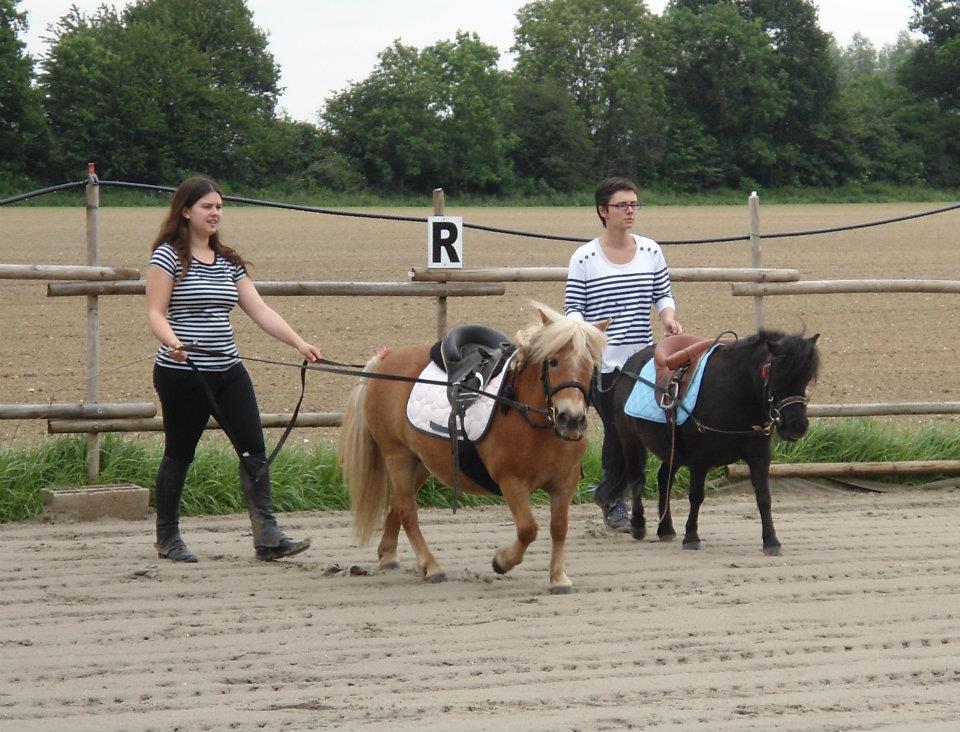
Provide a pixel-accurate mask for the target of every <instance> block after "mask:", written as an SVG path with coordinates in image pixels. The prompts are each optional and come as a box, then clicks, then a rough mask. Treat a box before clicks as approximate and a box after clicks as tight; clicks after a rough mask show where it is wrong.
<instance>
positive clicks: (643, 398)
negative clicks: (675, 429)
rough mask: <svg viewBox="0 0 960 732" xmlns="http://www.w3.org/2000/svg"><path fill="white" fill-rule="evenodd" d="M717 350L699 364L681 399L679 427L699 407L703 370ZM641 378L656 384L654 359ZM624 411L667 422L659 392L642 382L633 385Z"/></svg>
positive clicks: (649, 419)
mask: <svg viewBox="0 0 960 732" xmlns="http://www.w3.org/2000/svg"><path fill="white" fill-rule="evenodd" d="M717 345H720V344H717ZM716 349H717V346H714V347H713V348H711V349H710V350H709V351H707V352H706V353H705V354H703V358H701V359H700V363H698V364H697V370H696V371H695V372H694V374H693V378H692V379H691V380H690V386H689V388H688V389H687V393H686V394H684V395H683V399H681V400H680V402H679V404H678V405H677V410H676V414H677V424H678V425H680V424H683V423H684V422H686V421H687V418H688V417H689V416H690V412H692V411H693V408H694V407H695V406H696V405H697V396H698V395H699V394H700V381H701V379H703V370H704V369H705V368H706V366H707V359H708V358H710V356H712V355H713V352H714V351H715V350H716ZM640 378H642V379H646V380H647V381H650V382H654V383H655V382H656V380H657V368H656V365H655V364H654V363H653V359H652V358H651V359H650V360H649V361H647V362H646V363H645V364H644V365H643V368H642V369H640ZM623 411H624V412H626V413H627V414H629V415H630V416H631V417H638V418H639V419H646V420H648V421H650V422H662V423H664V424H666V422H667V417H666V413H665V412H664V411H663V409H661V408H660V404H658V400H657V392H656V391H655V390H654V388H653V387H652V386H647V385H646V384H644V383H643V382H642V381H638V382H637V383H636V384H634V385H633V391H632V392H630V397H629V398H628V399H627V403H626V404H624V405H623Z"/></svg>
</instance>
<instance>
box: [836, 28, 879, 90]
mask: <svg viewBox="0 0 960 732" xmlns="http://www.w3.org/2000/svg"><path fill="white" fill-rule="evenodd" d="M833 48H834V49H835V51H834V53H835V54H836V55H835V62H836V65H837V81H838V83H839V84H840V86H841V87H844V86H846V85H847V84H849V83H850V82H851V81H853V80H854V79H858V78H860V77H861V76H870V75H872V74H876V73H879V71H880V68H881V67H880V56H879V54H878V53H877V47H876V46H874V45H873V41H871V40H870V39H869V38H867V37H866V36H865V35H863V34H862V33H854V34H853V38H851V39H850V43H848V44H847V45H846V46H844V47H843V48H842V49H841V48H836V46H834V47H833Z"/></svg>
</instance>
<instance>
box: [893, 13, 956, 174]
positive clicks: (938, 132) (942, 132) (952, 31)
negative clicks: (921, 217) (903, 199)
mask: <svg viewBox="0 0 960 732" xmlns="http://www.w3.org/2000/svg"><path fill="white" fill-rule="evenodd" d="M913 5H914V16H913V20H912V21H911V23H910V27H911V28H912V29H914V30H916V31H919V32H920V33H922V34H923V36H924V37H925V38H924V40H923V41H921V42H919V43H918V44H917V46H916V47H915V48H914V49H913V51H912V52H911V53H910V55H909V56H908V57H907V58H906V59H905V61H904V63H903V64H902V65H901V66H900V67H899V71H898V79H899V80H900V81H901V82H902V83H903V84H904V86H906V87H907V88H908V89H910V90H912V91H913V92H915V93H916V94H917V96H918V97H919V98H920V99H923V100H927V101H930V102H933V103H934V104H936V105H937V108H938V109H939V111H940V114H939V116H938V117H937V119H935V120H928V119H926V118H924V119H923V120H922V121H921V120H918V125H920V126H921V127H922V129H921V128H920V127H918V128H917V129H916V132H917V134H922V135H923V136H924V137H925V138H926V139H928V140H931V141H933V140H940V141H943V145H944V146H945V149H943V148H940V146H937V145H931V146H930V147H928V148H926V152H927V155H926V161H925V162H926V175H925V178H926V180H927V182H928V183H930V184H933V185H941V186H957V185H960V71H958V69H960V2H958V0H913Z"/></svg>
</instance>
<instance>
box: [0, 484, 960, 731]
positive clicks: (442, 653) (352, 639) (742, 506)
mask: <svg viewBox="0 0 960 732" xmlns="http://www.w3.org/2000/svg"><path fill="white" fill-rule="evenodd" d="M774 506H775V507H774V516H775V520H776V523H777V529H778V534H779V537H780V539H781V541H782V542H783V545H784V554H783V556H782V557H777V558H771V557H765V556H763V555H762V554H761V553H760V524H759V519H758V518H757V511H756V506H755V504H754V501H753V498H752V495H748V494H743V493H737V492H734V493H732V494H728V495H720V496H713V495H712V496H709V497H708V499H707V502H706V503H705V505H704V510H703V512H702V521H701V524H700V525H701V535H702V536H703V538H704V542H705V543H704V549H703V550H702V551H700V552H690V551H684V550H682V549H681V547H680V544H679V543H677V542H674V543H669V544H661V543H658V542H657V541H656V540H653V541H649V540H648V541H644V542H643V543H637V542H635V541H634V540H633V539H631V538H629V536H627V535H626V534H616V533H611V532H608V531H607V530H606V529H605V527H603V525H602V523H601V521H600V520H599V516H598V514H597V511H596V510H595V509H594V508H593V507H592V506H579V507H574V509H573V517H572V522H571V533H570V540H569V543H568V570H569V573H570V576H571V578H572V579H573V581H574V583H575V584H576V588H577V593H576V594H574V595H568V596H552V595H549V594H548V593H547V591H546V590H547V562H548V551H549V541H548V540H547V538H546V535H545V534H542V535H541V537H540V538H539V539H538V540H537V541H536V542H535V543H534V544H533V545H532V547H531V549H530V551H529V553H528V555H527V561H526V562H524V564H522V565H520V566H519V567H517V568H516V569H515V570H514V571H513V572H511V573H510V574H508V575H506V576H502V577H501V576H498V575H496V574H494V573H493V571H492V570H491V569H490V560H491V557H492V555H493V552H494V549H495V548H496V546H497V545H498V544H501V543H504V542H506V541H508V540H509V539H510V538H511V536H512V531H513V526H512V522H511V521H510V519H509V516H508V515H507V513H506V510H505V509H502V508H499V507H495V508H488V509H468V510H463V511H461V512H459V513H458V514H457V515H456V516H454V515H452V514H451V513H450V512H448V511H427V512H425V513H424V517H423V522H424V533H425V535H426V537H427V540H428V541H429V542H431V544H432V546H433V548H434V550H435V551H436V553H437V555H438V558H439V559H440V561H441V562H443V563H444V565H445V567H446V570H447V572H448V574H449V576H450V581H449V582H447V583H445V584H441V585H430V584H425V583H423V582H422V581H421V580H419V579H418V578H417V577H416V575H415V573H414V571H413V568H412V567H413V562H412V553H411V552H410V550H409V547H408V545H407V544H406V541H405V540H404V539H401V560H402V562H403V568H402V569H400V570H394V571H391V572H376V571H374V572H373V573H372V574H369V575H366V576H363V575H361V576H354V575H351V574H350V573H349V567H351V566H353V565H356V566H358V567H360V568H362V569H370V570H372V569H373V568H374V566H375V565H374V564H373V561H372V560H373V557H374V556H375V549H374V547H369V546H368V547H364V548H356V547H355V546H354V544H353V541H352V538H351V532H350V528H349V516H348V515H347V514H342V513H327V514H320V513H314V514H291V515H287V516H284V517H283V521H284V524H285V525H286V526H287V527H288V528H289V529H290V530H291V532H296V535H298V536H300V535H311V536H312V537H313V538H314V546H313V547H312V548H311V549H310V550H309V551H308V552H307V553H305V554H302V555H300V556H299V557H296V558H294V559H291V560H286V561H284V562H282V563H281V562H277V563H273V564H265V563H258V562H256V561H255V560H254V559H253V558H252V548H251V546H250V538H249V530H248V525H247V522H246V520H245V519H244V518H241V517H239V516H235V517H218V518H195V519H187V520H186V521H185V533H186V536H187V539H188V541H189V542H190V545H191V546H192V547H193V548H194V550H195V551H197V553H198V554H199V555H200V557H201V561H200V562H199V563H198V564H193V565H175V564H172V563H169V562H162V561H159V560H158V559H157V558H156V555H155V554H154V553H153V551H152V546H151V545H150V541H151V532H152V526H151V525H150V523H149V522H147V521H144V522H114V521H107V522H103V523H93V524H53V525H47V526H40V525H4V526H0V587H2V588H3V591H2V593H0V616H2V618H3V622H2V623H0V729H3V730H5V731H6V730H10V732H14V731H16V732H34V731H38V730H43V731H48V730H70V732H88V731H89V732H111V731H113V730H143V731H146V730H157V731H160V730H163V731H169V730H179V731H181V732H193V731H205V730H257V729H267V730H321V729H344V730H363V731H364V732H377V731H378V730H383V731H384V732H387V731H389V732H397V731H400V730H417V731H418V732H430V731H436V732H448V731H449V730H459V731H460V732H466V731H467V730H496V731H497V732H499V731H500V730H511V731H513V730H518V731H524V730H542V731H543V732H561V731H567V730H570V731H573V730H623V729H637V730H640V729H651V730H652V729H656V730H659V731H663V730H702V731H703V732H722V731H724V730H730V731H734V730H736V731H737V732H740V731H742V730H757V731H764V732H766V731H769V730H804V731H813V730H815V731H816V732H825V731H833V730H836V731H839V730H869V731H871V732H873V731H875V730H881V729H883V730H911V731H915V730H927V731H930V730H938V731H941V732H948V731H949V732H954V731H955V730H956V729H957V720H958V719H960V691H958V690H960V624H958V620H960V610H958V607H960V574H958V573H957V560H958V552H957V547H956V524H957V522H956V518H955V517H956V516H957V515H958V514H960V489H957V488H953V489H952V490H949V489H944V490H939V491H926V492H925V491H919V492H918V491H916V490H893V491H891V492H887V493H872V492H863V493H851V492H849V491H841V490H837V489H830V488H824V489H811V488H805V487H803V485H802V484H796V483H789V482H781V483H778V485H777V487H776V488H775V490H774ZM676 513H677V515H678V517H680V516H682V515H683V514H685V509H684V508H683V506H682V505H681V502H678V504H677V507H676ZM538 519H539V520H540V523H541V525H545V522H546V511H545V509H540V510H538ZM334 563H336V564H338V565H340V566H341V567H343V568H344V569H345V570H347V571H345V572H340V573H336V574H333V573H331V574H328V573H327V571H328V567H329V565H331V564H334ZM330 569H331V570H332V569H333V568H330Z"/></svg>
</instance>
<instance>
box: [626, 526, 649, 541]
mask: <svg viewBox="0 0 960 732" xmlns="http://www.w3.org/2000/svg"><path fill="white" fill-rule="evenodd" d="M630 536H632V537H633V538H634V539H636V540H637V541H643V539H644V538H645V537H646V536H647V527H646V526H634V527H633V528H631V529H630Z"/></svg>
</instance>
